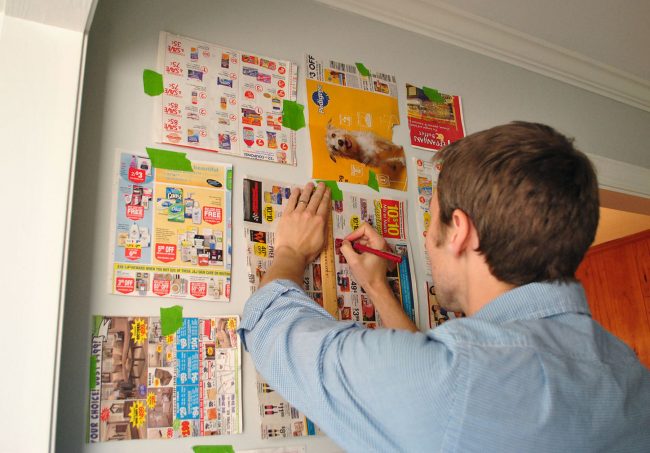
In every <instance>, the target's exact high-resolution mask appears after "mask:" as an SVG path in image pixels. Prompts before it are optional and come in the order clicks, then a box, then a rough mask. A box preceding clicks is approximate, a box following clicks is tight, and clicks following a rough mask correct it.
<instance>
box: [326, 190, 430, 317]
mask: <svg viewBox="0 0 650 453" xmlns="http://www.w3.org/2000/svg"><path fill="white" fill-rule="evenodd" d="M342 198H343V199H342V200H340V201H338V200H335V201H332V239H333V242H334V253H333V255H334V269H335V271H336V274H335V276H331V275H327V277H328V278H332V277H335V282H334V284H335V285H336V297H337V307H338V313H337V315H338V316H337V317H338V319H340V320H352V321H356V322H358V323H360V324H362V325H364V326H365V327H368V328H371V329H373V328H376V327H378V326H381V325H382V323H381V317H380V314H379V313H378V312H377V311H376V310H375V307H374V305H373V304H372V301H371V300H370V298H369V297H368V296H367V294H366V293H365V291H363V289H362V288H361V286H360V285H359V284H358V283H357V282H356V280H355V279H354V276H353V275H352V272H351V271H350V267H349V265H348V264H347V261H346V260H345V257H344V256H343V254H342V253H341V245H342V244H343V239H344V238H345V237H346V236H347V235H348V234H350V233H351V232H352V231H354V230H356V229H357V228H358V227H359V225H361V224H362V223H364V222H365V223H368V224H370V225H371V226H372V227H374V229H375V230H376V231H377V233H379V234H380V235H381V236H383V238H384V239H385V240H386V242H387V243H388V245H389V246H390V247H391V249H392V250H393V252H394V253H395V254H397V255H400V256H401V257H402V262H401V263H400V264H399V265H397V266H394V268H393V269H392V270H391V271H390V272H389V273H388V275H387V277H388V283H389V285H390V288H391V290H392V291H393V295H394V296H395V298H396V299H397V300H398V301H399V302H400V303H401V305H402V308H403V309H404V312H405V313H406V315H407V316H408V317H409V318H410V319H411V321H413V322H414V323H415V324H417V323H418V304H417V300H416V297H415V295H416V293H417V291H415V290H414V287H415V286H414V273H413V271H412V269H413V262H412V253H411V247H410V244H409V240H408V228H407V224H406V219H407V216H406V201H404V200H396V199H391V198H388V197H383V196H379V195H378V194H377V195H367V194H361V193H354V192H349V191H344V192H343V197H342ZM325 284H327V282H325Z"/></svg>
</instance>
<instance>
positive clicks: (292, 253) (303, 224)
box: [260, 182, 331, 286]
mask: <svg viewBox="0 0 650 453" xmlns="http://www.w3.org/2000/svg"><path fill="white" fill-rule="evenodd" d="M330 211H331V192H330V189H329V188H327V187H326V186H325V184H323V183H322V182H321V183H319V184H318V187H317V188H316V190H315V191H314V184H313V183H311V182H309V183H307V184H306V185H305V187H304V188H303V189H302V190H301V189H300V188H297V187H296V188H294V189H293V190H292V191H291V196H290V197H289V200H287V206H286V208H285V210H284V212H283V213H282V217H281V218H280V221H279V223H278V229H277V231H276V237H275V251H274V258H273V264H272V265H271V267H270V268H269V270H268V271H267V272H266V274H265V275H264V278H263V279H262V282H261V284H260V286H263V285H264V284H266V283H268V282H270V281H272V280H275V279H290V280H293V281H295V282H296V283H298V284H299V285H301V286H302V279H303V274H304V272H305V267H306V266H307V264H309V263H311V262H312V261H314V259H316V257H317V256H318V255H319V254H320V252H321V250H323V247H324V246H325V242H326V237H325V235H326V230H327V224H328V218H329V216H330V215H331V214H330Z"/></svg>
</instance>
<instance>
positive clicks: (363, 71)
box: [355, 63, 370, 77]
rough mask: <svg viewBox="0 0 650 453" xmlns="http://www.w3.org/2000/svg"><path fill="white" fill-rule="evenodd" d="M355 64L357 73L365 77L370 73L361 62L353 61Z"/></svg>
mask: <svg viewBox="0 0 650 453" xmlns="http://www.w3.org/2000/svg"><path fill="white" fill-rule="evenodd" d="M355 65H356V66H357V71H359V74H361V75H362V76H366V77H368V76H369V75H370V71H369V70H368V68H366V67H365V66H364V65H363V63H355Z"/></svg>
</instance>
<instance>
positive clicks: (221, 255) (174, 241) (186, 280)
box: [110, 152, 232, 302]
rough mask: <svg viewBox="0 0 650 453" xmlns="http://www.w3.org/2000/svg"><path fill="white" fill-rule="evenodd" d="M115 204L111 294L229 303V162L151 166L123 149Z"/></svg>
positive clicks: (230, 185)
mask: <svg viewBox="0 0 650 453" xmlns="http://www.w3.org/2000/svg"><path fill="white" fill-rule="evenodd" d="M117 159H118V161H117V164H116V167H117V168H116V170H117V171H116V174H115V180H114V181H115V182H114V186H113V187H114V201H113V213H114V215H113V230H112V234H113V238H112V239H113V240H112V242H111V244H112V245H111V276H110V288H111V292H112V293H113V294H123V295H127V296H139V297H144V296H158V297H173V298H181V299H200V300H205V301H220V302H228V301H229V300H230V272H231V219H232V218H231V209H232V208H231V203H232V165H230V164H221V163H207V162H191V165H192V170H193V171H191V172H190V171H181V170H169V169H162V168H154V167H153V166H152V163H151V159H149V156H148V155H147V154H146V153H145V154H144V155H142V154H136V153H130V152H119V153H118V156H117Z"/></svg>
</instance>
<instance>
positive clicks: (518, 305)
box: [472, 282, 591, 322]
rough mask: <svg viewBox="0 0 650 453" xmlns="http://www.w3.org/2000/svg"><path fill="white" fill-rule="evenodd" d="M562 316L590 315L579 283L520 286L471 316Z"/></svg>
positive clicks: (491, 318)
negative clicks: (569, 314)
mask: <svg viewBox="0 0 650 453" xmlns="http://www.w3.org/2000/svg"><path fill="white" fill-rule="evenodd" d="M561 313H580V314H586V315H589V316H591V312H590V311H589V306H588V305H587V299H586V297H585V292H584V289H583V288H582V285H580V283H577V282H570V283H559V282H546V283H529V284H527V285H523V286H519V287H517V288H514V289H512V290H510V291H508V292H506V293H504V294H502V295H500V296H499V297H497V298H496V299H494V300H492V301H491V302H489V303H488V304H486V305H485V306H484V307H483V308H481V309H480V310H479V311H478V312H476V313H475V314H474V315H473V316H472V317H473V318H478V319H485V320H488V321H498V322H507V321H514V320H521V319H540V318H546V317H549V316H553V315H558V314H561Z"/></svg>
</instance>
